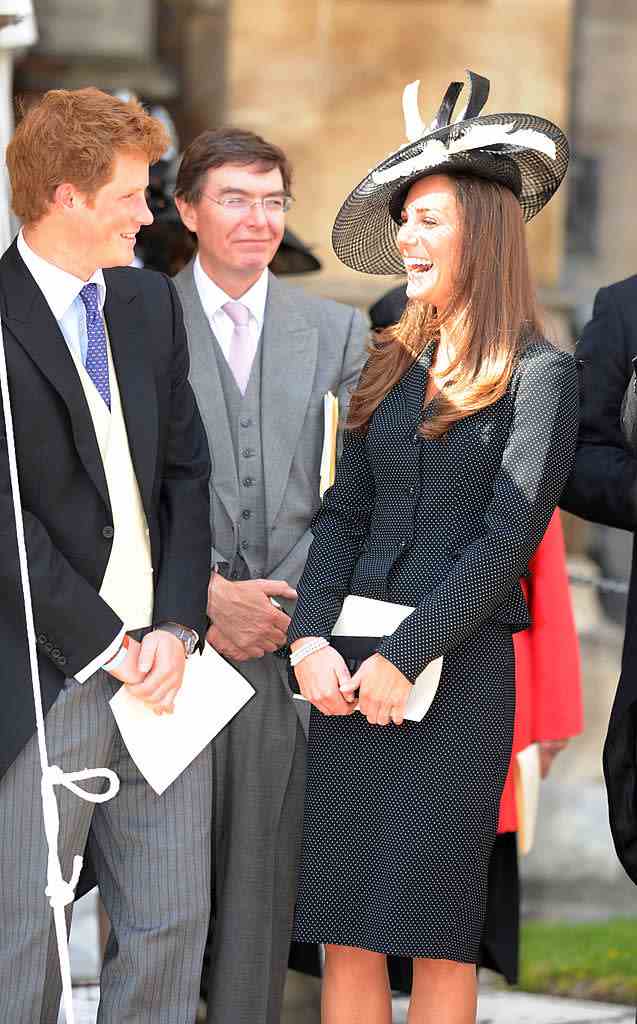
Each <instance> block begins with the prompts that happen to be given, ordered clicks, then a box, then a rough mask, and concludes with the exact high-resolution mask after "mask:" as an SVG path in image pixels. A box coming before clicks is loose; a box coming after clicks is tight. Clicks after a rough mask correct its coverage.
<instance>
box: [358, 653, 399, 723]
mask: <svg viewBox="0 0 637 1024" xmlns="http://www.w3.org/2000/svg"><path fill="white" fill-rule="evenodd" d="M354 690H358V707H359V710H360V711H361V712H362V714H364V715H365V717H366V718H367V721H368V722H369V724H370V725H389V723H390V722H393V723H394V725H402V722H403V719H404V717H405V706H406V704H407V699H408V697H409V694H410V693H411V691H412V684H411V683H410V682H409V680H408V679H406V678H405V676H404V675H403V674H402V672H401V671H400V669H397V668H396V666H395V665H392V663H391V661H388V660H387V658H384V657H383V656H382V654H372V656H371V658H366V659H365V661H364V662H363V663H362V665H361V666H360V667H359V668H358V671H357V672H355V673H354V675H353V676H352V678H351V680H350V682H349V683H346V684H345V685H341V692H342V693H343V695H344V696H347V695H348V694H350V693H352V692H353V691H354Z"/></svg>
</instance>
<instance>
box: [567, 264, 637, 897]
mask: <svg viewBox="0 0 637 1024" xmlns="http://www.w3.org/2000/svg"><path fill="white" fill-rule="evenodd" d="M575 354H576V357H577V359H578V361H579V370H580V383H581V402H582V404H581V418H580V430H579V439H578V447H577V454H576V457H575V464H574V467H573V471H572V473H571V476H570V479H569V481H568V483H567V486H566V488H565V490H564V493H563V495H562V500H561V502H560V504H561V506H562V508H564V509H566V510H567V511H568V512H574V513H575V514H576V515H578V516H582V518H584V519H590V520H591V521H592V522H594V523H604V524H605V525H606V526H615V527H619V528H620V529H622V530H630V531H632V532H634V531H635V529H636V528H637V458H636V457H635V455H634V454H633V453H632V452H631V451H630V450H629V449H628V447H627V445H626V443H625V440H624V438H623V436H622V432H621V425H620V414H621V406H622V400H623V398H624V394H625V392H626V388H627V386H628V384H629V381H630V378H631V374H632V371H633V366H632V360H633V359H634V357H635V356H637V276H635V277H629V278H628V279H627V280H626V281H620V282H619V283H618V284H613V285H611V286H610V287H608V288H602V289H600V291H599V292H598V293H597V296H596V298H595V305H594V308H593V319H592V320H591V322H590V323H589V324H588V325H587V326H586V327H585V328H584V332H583V334H582V337H581V339H580V341H579V343H578V345H577V349H576V353H575ZM636 558H637V552H636V551H635V548H634V547H633V564H632V571H631V577H630V591H629V595H628V609H627V617H626V636H625V640H624V650H623V654H622V668H621V676H620V680H619V686H618V689H617V694H616V696H615V701H614V704H613V709H612V712H611V717H610V724H609V727H608V735H607V737H606V743H605V746H604V776H605V779H606V788H607V790H608V803H609V815H610V824H611V831H612V833H613V839H614V842H615V847H616V849H617V854H618V856H619V859H620V860H621V862H622V864H623V866H624V868H625V869H626V871H627V872H628V874H629V875H630V877H631V878H632V880H633V881H634V882H635V883H636V884H637V572H636V570H635V560H636Z"/></svg>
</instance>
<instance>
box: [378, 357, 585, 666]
mask: <svg viewBox="0 0 637 1024" xmlns="http://www.w3.org/2000/svg"><path fill="white" fill-rule="evenodd" d="M577 420H578V386H577V371H576V366H575V362H574V360H573V358H572V357H571V356H569V355H567V354H566V353H563V352H557V351H555V350H549V351H544V352H541V353H539V354H537V355H533V356H530V357H528V359H527V361H526V364H525V365H524V366H522V365H521V366H520V369H519V380H518V385H517V394H516V396H515V399H514V411H513V418H512V423H511V429H510V433H509V437H508V441H507V444H506V447H505V451H504V455H503V459H502V464H501V467H500V470H499V472H498V474H497V477H496V480H495V483H494V488H493V498H492V500H491V503H490V505H489V508H488V510H487V514H486V528H485V531H484V533H483V535H482V536H481V537H479V538H478V539H476V540H475V541H473V543H471V544H470V545H468V547H466V548H465V550H464V551H463V553H462V555H461V556H460V557H459V559H458V560H457V561H456V562H455V563H454V566H453V569H452V570H451V572H450V573H449V574H448V575H447V576H446V577H445V579H444V580H443V581H442V583H441V584H440V585H439V586H438V587H436V588H435V589H434V590H433V591H432V592H431V593H430V594H429V595H428V596H427V597H426V599H425V600H424V601H423V602H422V604H420V605H419V606H418V607H417V608H416V610H415V611H414V612H413V613H412V614H411V615H410V616H408V618H406V619H405V620H404V622H403V623H402V624H401V625H400V626H399V628H398V629H397V630H396V631H395V632H394V633H393V634H392V635H391V636H390V637H387V638H386V639H385V641H384V642H383V644H382V645H381V647H380V649H379V650H380V653H381V654H382V655H384V657H386V658H387V659H388V660H389V661H391V662H393V664H394V665H396V667H397V668H399V669H400V671H401V672H402V673H403V674H404V675H405V676H406V677H407V678H408V679H409V680H411V681H412V682H413V681H414V680H415V679H416V678H417V676H418V675H419V674H420V673H421V672H422V670H423V669H424V668H425V666H426V665H427V664H428V662H430V661H433V660H434V659H435V658H437V657H440V656H441V655H444V654H446V653H447V652H448V651H450V650H453V648H454V647H457V646H458V644H460V643H461V642H462V641H463V640H464V639H465V638H466V637H468V636H470V635H471V634H472V633H474V632H475V631H476V630H477V629H478V628H479V627H480V626H481V625H482V624H483V623H484V622H486V621H487V620H488V619H490V618H491V617H492V616H493V614H494V613H495V612H496V610H497V609H498V607H499V606H500V605H501V604H502V603H503V602H504V601H505V600H506V598H507V596H508V594H509V593H510V591H511V589H512V587H514V586H517V585H518V581H519V579H520V577H521V576H522V575H523V574H524V573H525V572H526V570H527V567H528V563H529V559H530V558H531V556H532V554H533V552H534V551H535V549H536V548H537V546H538V544H539V543H540V540H541V539H542V535H543V533H544V531H545V530H546V527H547V526H548V523H549V520H550V518H551V515H552V514H553V511H554V509H555V507H556V505H557V502H558V500H559V497H560V494H561V491H562V488H563V486H564V482H565V480H566V477H567V476H568V473H569V471H570V468H571V464H572V461H573V456H574V453H575V445H576V440H577Z"/></svg>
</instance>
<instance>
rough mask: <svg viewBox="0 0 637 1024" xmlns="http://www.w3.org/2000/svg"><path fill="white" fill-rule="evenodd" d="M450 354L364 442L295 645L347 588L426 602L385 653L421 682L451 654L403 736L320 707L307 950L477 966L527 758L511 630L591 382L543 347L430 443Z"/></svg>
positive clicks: (338, 487) (340, 494)
mask: <svg viewBox="0 0 637 1024" xmlns="http://www.w3.org/2000/svg"><path fill="white" fill-rule="evenodd" d="M432 351H433V350H432V348H431V347H429V348H428V349H427V350H425V352H424V353H423V355H422V356H421V358H420V359H419V360H418V361H417V362H416V363H414V365H413V366H412V367H411V369H410V370H409V371H408V372H407V373H406V374H405V376H404V377H403V378H402V380H401V381H400V382H399V383H398V384H397V385H396V386H395V387H394V388H393V389H392V391H391V392H389V394H388V395H386V397H385V399H384V400H383V402H382V403H381V405H380V406H379V408H378V409H377V411H376V413H375V415H374V417H373V419H372V422H371V424H370V427H369V430H368V432H367V434H366V435H362V434H360V433H351V432H346V434H345V440H344V449H343V456H342V458H341V460H340V463H339V466H338V470H337V476H336V482H335V485H334V487H333V488H332V489H331V490H330V491H328V492H327V494H326V496H325V499H324V502H323V506H322V508H321V510H320V511H319V513H318V515H317V518H316V521H315V524H314V542H313V544H312V547H311V550H310V554H309V557H308V561H307V565H306V568H305V571H304V573H303V576H302V578H301V582H300V584H299V587H298V591H299V601H298V604H297V608H296V611H295V614H294V617H293V620H292V624H291V627H290V634H289V636H290V639H291V640H294V639H297V638H298V637H302V636H327V637H329V635H330V631H331V628H332V625H333V624H334V622H335V621H336V618H337V616H338V613H339V610H340V607H341V604H342V601H343V599H344V597H345V596H346V595H347V594H348V593H354V594H360V595H362V596H365V597H374V598H378V599H381V600H388V601H396V602H399V603H402V604H410V605H413V606H414V607H415V608H416V611H415V612H414V613H413V614H412V615H411V616H409V617H408V618H407V619H406V620H405V621H404V622H403V623H402V625H401V626H400V627H399V629H398V630H397V631H396V632H395V633H394V634H393V635H392V636H391V637H388V638H386V639H385V640H384V641H383V643H382V645H381V647H380V651H381V653H382V654H383V655H384V656H385V657H387V658H388V659H389V660H390V661H392V662H393V663H394V664H395V665H396V666H397V667H398V668H399V669H400V670H401V671H402V672H403V673H404V674H405V675H406V676H407V678H409V679H410V680H412V681H413V680H414V679H415V678H416V677H417V675H418V674H419V673H420V672H421V671H422V669H423V668H424V666H425V665H426V664H427V663H428V662H429V661H431V660H432V659H434V658H437V657H439V656H441V655H442V656H443V657H444V662H443V672H442V677H441V681H440V686H439V688H438V692H437V694H436V697H435V699H434V702H433V704H432V706H431V708H430V709H429V711H428V713H427V715H426V716H425V718H424V719H423V721H422V722H405V723H404V724H403V725H402V726H394V725H389V726H370V725H368V723H367V721H366V719H365V718H364V717H363V716H362V715H360V714H358V713H356V714H354V715H352V716H351V717H348V718H340V717H326V716H323V715H321V713H320V712H318V711H316V709H314V708H313V709H312V716H311V722H310V735H309V748H308V777H307V789H306V807H305V823H304V836H303V857H302V866H301V877H300V885H299V893H298V900H297V908H296V918H295V926H294V938H295V939H296V940H297V941H301V942H329V943H337V944H341V945H349V946H357V947H360V948H363V949H370V950H375V951H377V952H382V953H394V954H401V955H404V956H419V957H439V958H445V959H450V960H455V961H459V962H471V963H473V962H476V960H477V957H478V948H479V943H480V935H481V931H482V920H483V916H484V908H485V902H486V884H487V870H488V863H489V856H490V853H491V848H492V845H493V841H494V838H495V831H496V827H497V815H498V806H499V801H500V795H501V792H502V787H503V785H504V780H505V777H506V771H507V767H508V763H509V758H510V752H511V741H512V731H513V714H514V702H515V686H514V659H513V647H512V633H513V632H514V631H516V630H519V629H524V628H526V626H527V625H528V613H527V610H526V605H525V603H524V598H523V596H522V592H521V588H520V582H519V581H520V577H521V576H522V575H523V574H524V573H525V571H526V569H527V565H528V560H529V558H530V556H531V554H532V553H533V551H534V550H535V548H536V547H537V545H538V544H539V542H540V540H541V538H542V535H543V533H544V530H545V529H546V527H547V525H548V522H549V519H550V517H551V515H552V512H553V510H554V508H555V506H556V505H557V501H558V499H559V495H560V492H561V490H562V487H563V485H564V482H565V480H566V477H567V476H568V472H569V469H570V466H571V464H572V460H573V456H574V452H575V444H576V438H577V419H578V393H577V391H578V389H577V374H576V368H575V363H574V361H573V359H572V358H571V357H570V356H568V355H566V354H564V353H560V352H557V351H555V349H553V348H552V346H550V345H549V344H548V343H547V342H545V341H543V340H541V339H539V340H535V341H533V342H532V343H530V344H529V345H528V347H527V348H526V350H525V353H524V354H523V356H522V358H521V360H520V363H519V366H518V368H517V370H516V372H515V374H514V377H513V379H512V381H511V384H510V386H509V388H508V390H507V393H506V394H505V395H504V396H503V397H502V398H501V399H500V400H499V401H498V402H497V403H495V404H494V405H492V406H490V407H489V408H488V409H484V410H482V411H481V412H480V413H477V414H475V415H474V416H471V417H468V418H467V419H465V420H462V421H460V422H459V423H457V424H455V425H454V426H453V427H452V428H451V430H450V431H448V433H447V435H446V436H445V437H443V438H441V439H436V440H427V439H425V438H423V437H422V435H421V434H419V433H418V425H419V422H420V421H421V419H422V402H423V397H424V394H425V390H426V386H427V375H428V370H429V365H430V362H431V356H432ZM430 413H431V406H428V407H427V408H426V409H425V416H427V415H428V414H430Z"/></svg>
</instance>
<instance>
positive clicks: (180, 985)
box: [0, 89, 211, 1024]
mask: <svg viewBox="0 0 637 1024" xmlns="http://www.w3.org/2000/svg"><path fill="white" fill-rule="evenodd" d="M166 141H167V140H166V136H165V132H164V129H163V128H162V126H161V125H160V124H159V123H158V122H157V121H155V120H154V119H153V118H151V117H149V116H148V115H147V114H146V113H145V111H144V110H143V108H142V107H141V106H139V105H138V104H137V103H136V102H129V103H126V102H123V101H121V100H119V99H116V98H114V97H112V96H108V95H106V94H104V93H101V92H99V91H98V90H97V89H84V90H80V91H77V92H70V91H65V90H58V91H54V92H49V93H47V94H46V95H45V96H44V98H43V99H42V100H41V101H40V102H39V103H38V104H36V105H34V106H33V107H31V108H30V110H29V111H28V113H27V114H26V115H25V117H24V119H23V120H22V122H21V123H20V125H19V126H18V129H17V131H16V133H15V136H14V138H13V140H12V142H11V144H10V146H9V148H8V152H7V164H8V169H9V175H10V181H11V188H12V197H13V198H12V201H13V208H14V210H15V212H16V214H17V215H18V216H19V217H20V218H21V219H22V220H23V222H24V226H23V228H22V229H21V231H20V233H19V235H18V237H17V239H16V240H15V241H14V242H13V244H12V245H11V246H10V248H9V249H8V250H7V251H6V252H5V254H4V255H3V257H2V259H1V260H0V310H1V315H2V321H3V326H4V343H5V348H6V359H7V366H8V375H9V385H10V389H11V396H12V407H13V418H14V429H15V444H16V452H17V462H18V467H19V474H20V490H21V499H22V511H23V516H24V524H25V535H26V547H27V554H28V563H29V571H30V579H31V590H32V595H33V614H34V620H35V629H36V634H37V651H38V666H39V673H40V679H41V686H42V693H43V702H44V711H45V715H46V718H45V725H46V738H47V744H48V752H49V761H50V763H51V764H54V765H59V766H60V767H61V768H62V769H63V770H64V771H74V770H78V769H82V768H84V767H86V766H87V764H88V765H99V766H106V767H109V768H112V769H114V770H115V771H116V773H117V775H118V776H119V779H120V783H121V786H120V792H119V794H118V795H117V797H116V798H115V799H113V800H112V801H109V802H107V803H104V804H100V805H97V806H95V805H93V804H90V803H86V802H84V801H82V800H79V799H76V798H75V797H73V796H72V795H70V794H69V793H67V792H66V791H65V790H62V789H61V788H60V794H59V803H60V836H59V851H60V857H61V861H62V869H63V875H64V877H70V874H71V859H72V856H73V855H74V854H77V853H82V852H83V851H84V849H85V847H86V846H88V850H89V852H90V856H91V860H92V862H93V866H94V868H95V871H96V874H97V879H98V884H99V888H100V892H101V896H102V899H103V901H104V904H105V906H106V909H107V911H108V915H109V918H110V921H111V926H112V931H111V938H110V941H109V944H108V948H107V951H106V957H105V962H104V967H103V970H102V977H101V1002H100V1011H99V1016H100V1021H102V1022H104V1024H107V1022H108V1024H121V1021H123V1020H133V1019H134V1020H135V1021H136V1022H140V1024H141V1022H148V1024H150V1022H151V1021H152V1022H153V1024H156V1022H157V1021H158V1020H160V1019H162V1020H170V1021H171V1024H178V1022H182V1024H192V1021H193V1020H194V1017H195V1013H196V1007H197V1000H198V993H199V975H200V970H201V961H202V956H203V948H204V942H205V936H206V931H207V924H208V913H209V897H208V893H209V878H210V801H211V758H210V750H209V749H207V750H204V751H203V753H202V754H201V755H200V756H199V757H198V758H196V759H195V761H194V762H193V763H192V764H191V765H190V767H189V768H188V769H187V770H186V771H185V772H184V773H183V774H182V775H181V776H180V778H179V779H177V780H176V781H175V782H174V783H173V785H172V786H171V787H170V789H169V790H168V791H167V792H166V793H165V794H164V795H163V796H162V797H157V795H156V794H155V793H154V792H153V791H152V790H151V789H150V787H149V786H148V784H147V783H146V781H145V780H144V778H143V777H142V776H141V775H140V773H139V772H138V770H137V768H136V767H135V765H134V763H133V762H132V760H131V758H130V756H129V755H128V752H127V750H126V748H125V747H124V745H123V743H122V741H121V738H120V736H119V733H118V732H117V728H116V725H115V719H114V717H113V715H112V714H111V712H110V709H109V706H108V701H109V699H110V698H111V697H112V696H113V694H114V693H115V692H116V690H117V689H119V686H120V685H121V684H122V683H124V684H125V685H127V686H129V687H130V688H131V691H132V692H133V693H134V694H135V696H137V697H138V698H139V699H140V700H143V701H145V702H146V703H147V704H149V705H150V706H152V708H153V709H154V710H155V711H156V712H157V713H158V714H161V713H165V712H170V711H171V709H172V703H173V700H174V697H175V694H176V693H177V692H178V690H179V687H180V685H181V681H182V677H183V671H184V664H185V657H186V655H187V654H188V653H190V652H191V651H192V650H193V648H194V646H195V644H196V643H197V638H198V637H200V638H202V639H203V637H204V635H205V630H206V628H207V618H206V614H205V608H206V595H207V585H208V575H209V552H210V526H209V502H208V477H209V473H210V463H209V455H208V446H207V441H206V436H205V432H204V429H203V426H202V423H201V420H200V417H199V413H198V410H197V407H196V404H195V400H194V396H193V393H192V391H191V389H190V386H189V384H188V380H187V376H188V350H187V345H186V337H185V333H184V327H183V322H182V315H181V309H180V306H179V302H178V299H177V296H176V293H175V290H174V287H173V285H172V283H171V282H170V281H169V280H168V279H167V278H165V277H163V276H161V275H159V274H154V273H151V272H146V271H140V270H133V269H128V268H127V267H126V265H127V264H128V263H130V261H131V260H132V257H133V247H134V244H135V236H136V233H137V231H138V229H139V227H140V225H141V224H144V223H148V222H149V221H150V220H151V219H152V218H151V215H150V212H149V210H148V207H147V205H146V201H145V189H146V186H147V184H148V165H149V163H150V162H151V161H152V160H154V159H156V158H157V156H158V155H159V154H160V153H161V152H162V151H163V150H164V149H165V146H166ZM0 522H1V528H0V562H1V564H2V568H3V585H2V597H1V599H0V640H1V642H2V648H3V651H4V655H3V666H2V695H3V714H2V716H1V718H0V758H1V763H0V769H1V772H2V778H1V779H0V831H1V832H2V835H3V836H5V837H6V836H11V842H4V843H3V845H2V853H1V854H0V876H1V877H2V887H1V891H0V1019H2V1020H3V1021H11V1024H34V1022H35V1021H42V1022H44V1021H46V1022H51V1021H54V1020H57V1006H58V1003H59V997H60V977H59V972H58V969H57V963H56V960H57V954H56V947H55V942H54V941H52V937H51V929H52V924H51V919H50V908H49V905H48V901H47V899H46V896H45V892H44V887H45V884H46V864H47V852H46V843H45V838H44V832H43V828H42V821H41V815H42V810H41V802H40V798H39V789H40V763H39V757H38V744H37V737H36V735H34V732H35V714H34V703H33V694H32V692H31V686H30V685H29V679H30V670H29V662H28V655H27V648H26V637H25V613H24V608H23V597H22V590H21V586H20V578H19V574H18V566H17V557H16V555H17V552H16V525H15V522H14V516H13V506H12V502H11V489H10V483H9V477H8V458H7V442H6V437H5V432H4V430H2V435H1V440H0Z"/></svg>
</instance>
